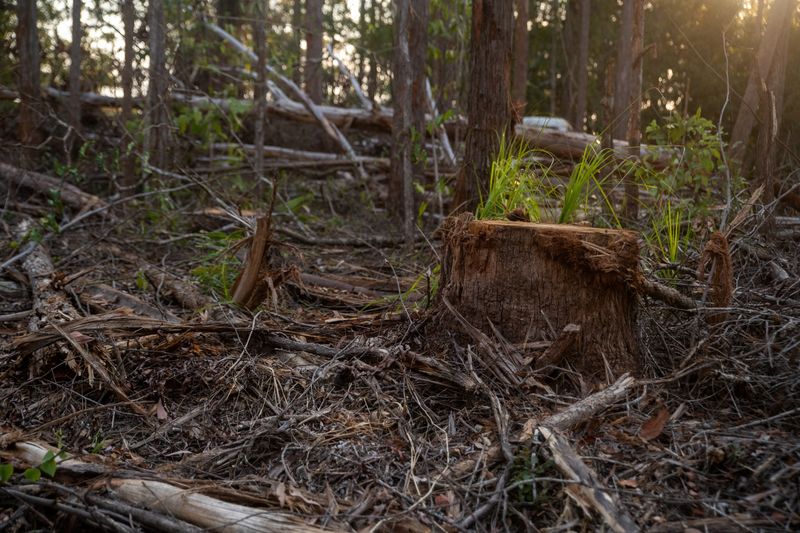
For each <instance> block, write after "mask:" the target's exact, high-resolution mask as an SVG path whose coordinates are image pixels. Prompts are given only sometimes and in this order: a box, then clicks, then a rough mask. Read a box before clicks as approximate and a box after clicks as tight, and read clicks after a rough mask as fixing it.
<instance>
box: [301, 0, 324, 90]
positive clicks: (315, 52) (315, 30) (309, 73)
mask: <svg viewBox="0 0 800 533" xmlns="http://www.w3.org/2000/svg"><path fill="white" fill-rule="evenodd" d="M304 73H305V79H306V93H307V94H308V96H309V97H310V98H311V101H312V102H314V103H315V104H320V103H322V0H306V64H305V68H304Z"/></svg>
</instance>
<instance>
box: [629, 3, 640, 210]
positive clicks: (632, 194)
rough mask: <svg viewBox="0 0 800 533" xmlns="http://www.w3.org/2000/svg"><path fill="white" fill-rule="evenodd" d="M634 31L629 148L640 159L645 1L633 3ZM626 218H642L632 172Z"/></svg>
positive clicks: (637, 186) (630, 87) (637, 190)
mask: <svg viewBox="0 0 800 533" xmlns="http://www.w3.org/2000/svg"><path fill="white" fill-rule="evenodd" d="M633 4H634V6H633V32H632V33H631V46H630V49H631V54H632V55H633V63H632V65H631V71H630V75H631V78H630V84H629V86H628V87H629V91H630V92H629V96H630V106H629V107H628V124H627V136H626V140H627V141H628V148H629V150H630V154H631V156H633V157H637V158H638V157H639V153H640V148H639V146H640V144H641V141H642V132H641V109H642V63H643V61H644V57H643V55H644V53H643V52H644V0H633ZM625 217H626V218H627V219H628V220H631V221H636V220H637V219H638V218H639V184H638V182H637V180H636V175H635V174H634V173H633V172H628V175H627V176H626V178H625Z"/></svg>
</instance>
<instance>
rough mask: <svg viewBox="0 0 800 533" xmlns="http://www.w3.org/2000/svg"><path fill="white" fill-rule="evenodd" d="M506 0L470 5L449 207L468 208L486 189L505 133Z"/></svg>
mask: <svg viewBox="0 0 800 533" xmlns="http://www.w3.org/2000/svg"><path fill="white" fill-rule="evenodd" d="M513 27H514V9H513V5H512V2H510V1H507V2H496V1H492V0H475V1H474V2H473V4H472V40H471V43H470V78H469V80H470V86H469V93H468V97H467V118H468V121H469V126H468V129H467V139H466V145H467V146H466V150H465V153H464V163H463V165H462V167H461V169H460V171H459V173H458V179H457V181H456V190H455V195H454V200H453V201H454V206H453V207H454V211H474V210H475V208H476V207H477V205H478V202H479V200H480V198H486V195H487V192H488V188H489V176H490V173H491V162H492V158H493V157H494V155H495V152H496V151H497V146H498V141H499V139H500V136H501V135H511V134H512V130H511V128H512V126H513V114H512V110H511V98H510V97H511V95H510V85H511V49H512V45H513V43H512V37H513Z"/></svg>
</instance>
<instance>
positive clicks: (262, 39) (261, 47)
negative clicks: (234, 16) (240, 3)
mask: <svg viewBox="0 0 800 533" xmlns="http://www.w3.org/2000/svg"><path fill="white" fill-rule="evenodd" d="M267 1H268V0H255V2H254V4H255V6H254V7H255V20H254V22H253V38H254V39H255V41H256V43H255V44H256V45H255V49H256V54H257V55H258V61H257V62H256V65H257V66H256V76H257V77H256V87H255V91H254V98H255V101H256V102H255V107H256V124H255V128H254V129H255V132H254V139H253V145H254V148H255V171H256V195H257V197H258V199H259V200H261V199H262V197H263V196H264V185H263V181H262V180H263V178H264V120H265V118H266V108H267V100H266V98H267V36H266V31H265V21H264V17H265V16H266V6H265V5H264V4H265V3H266V2H267ZM274 186H275V185H274V184H273V187H274Z"/></svg>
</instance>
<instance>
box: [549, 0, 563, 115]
mask: <svg viewBox="0 0 800 533" xmlns="http://www.w3.org/2000/svg"><path fill="white" fill-rule="evenodd" d="M558 6H559V0H552V2H551V4H550V25H551V26H552V28H553V29H552V32H553V35H552V37H551V39H550V116H551V117H555V116H556V115H557V112H558V43H559V40H560V38H561V32H560V31H559V28H560V26H561V18H560V17H559V15H558Z"/></svg>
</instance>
